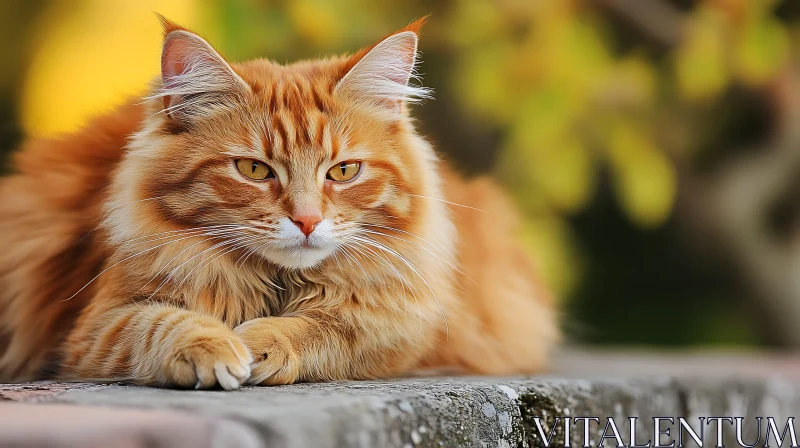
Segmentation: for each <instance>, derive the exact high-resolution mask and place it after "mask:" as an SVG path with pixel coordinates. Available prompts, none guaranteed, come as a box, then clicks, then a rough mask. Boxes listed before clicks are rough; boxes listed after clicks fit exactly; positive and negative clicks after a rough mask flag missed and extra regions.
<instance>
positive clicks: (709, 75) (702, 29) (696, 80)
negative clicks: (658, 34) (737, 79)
mask: <svg viewBox="0 0 800 448" xmlns="http://www.w3.org/2000/svg"><path fill="white" fill-rule="evenodd" d="M727 32H728V29H727V26H726V24H725V19H724V17H723V16H722V15H721V14H720V13H719V12H717V11H714V10H712V9H709V8H705V9H704V8H701V9H700V10H699V11H698V12H697V13H695V14H694V15H693V16H692V17H691V18H689V19H688V23H687V24H686V29H685V38H684V40H683V42H682V43H681V45H680V47H679V48H678V49H677V50H676V53H675V76H676V77H677V81H678V87H679V89H680V92H681V93H682V94H683V96H684V97H685V98H687V99H709V98H712V97H714V96H715V95H717V94H718V93H719V92H721V91H722V89H724V88H725V86H727V84H728V80H729V79H728V78H729V73H728V68H727V51H726V36H727Z"/></svg>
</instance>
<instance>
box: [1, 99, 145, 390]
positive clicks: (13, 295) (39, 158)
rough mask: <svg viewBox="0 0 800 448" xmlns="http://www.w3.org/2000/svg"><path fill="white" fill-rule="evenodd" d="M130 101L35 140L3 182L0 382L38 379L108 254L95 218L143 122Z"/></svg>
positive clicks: (17, 157) (16, 158)
mask: <svg viewBox="0 0 800 448" xmlns="http://www.w3.org/2000/svg"><path fill="white" fill-rule="evenodd" d="M143 114H144V112H143V108H142V106H140V105H135V104H131V105H126V106H123V107H121V108H119V109H118V110H116V111H114V112H113V113H111V114H109V115H106V116H103V117H100V118H98V119H96V120H94V121H92V122H90V123H89V124H88V125H86V126H85V127H84V128H83V129H82V130H80V131H79V132H77V133H75V134H72V135H67V136H62V137H59V138H55V139H31V140H29V141H27V142H26V143H25V144H24V145H23V146H22V148H21V149H20V151H18V152H17V153H16V154H15V156H14V159H13V164H12V167H11V173H10V174H9V175H7V176H5V177H3V178H2V179H0V198H2V201H0V248H2V251H0V330H1V332H0V355H1V356H0V380H11V379H29V378H31V377H32V376H34V375H36V372H37V371H38V370H39V369H41V368H42V367H43V366H44V364H45V363H46V362H47V361H50V360H51V359H50V358H51V357H52V355H53V353H52V350H53V348H55V347H57V345H58V343H59V342H60V340H61V338H63V337H64V336H65V335H66V333H67V331H68V329H69V327H70V326H71V325H72V323H73V321H74V317H75V316H76V315H77V313H78V312H79V311H80V310H81V309H82V308H83V306H84V305H85V303H86V302H87V301H88V298H89V297H90V295H91V290H92V288H91V287H90V288H87V289H86V290H84V291H83V292H82V293H81V294H78V295H77V296H75V297H73V298H71V299H69V300H67V299H68V298H69V297H70V296H71V295H72V294H73V293H74V292H76V291H78V290H79V289H80V288H81V287H82V286H84V285H85V284H86V283H87V282H88V281H89V280H91V279H92V277H94V275H96V274H97V272H99V269H100V267H101V266H102V264H103V263H104V262H105V259H106V250H105V247H104V245H103V241H102V239H103V238H102V235H100V234H99V233H98V232H99V229H98V224H99V222H100V219H101V217H102V213H103V212H102V202H103V199H104V195H105V192H106V187H107V186H108V184H109V182H110V179H111V176H112V174H113V172H114V170H115V168H116V166H117V164H118V163H119V161H120V160H121V158H122V155H123V153H124V148H125V145H126V144H127V140H128V136H130V135H131V134H132V133H134V132H136V130H137V129H138V127H139V124H140V122H141V121H142V118H143Z"/></svg>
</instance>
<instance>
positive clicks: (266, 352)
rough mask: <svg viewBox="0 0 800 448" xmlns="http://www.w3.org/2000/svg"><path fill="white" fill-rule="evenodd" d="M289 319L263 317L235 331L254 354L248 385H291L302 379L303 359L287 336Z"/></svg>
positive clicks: (242, 325)
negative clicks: (300, 372) (300, 376)
mask: <svg viewBox="0 0 800 448" xmlns="http://www.w3.org/2000/svg"><path fill="white" fill-rule="evenodd" d="M286 319H287V318H281V317H263V318H259V319H253V320H249V321H247V322H245V323H243V324H241V325H239V326H238V327H236V328H234V329H233V332H234V333H236V334H237V335H238V336H239V337H241V338H242V340H243V341H244V343H245V344H246V345H247V347H249V348H250V352H251V353H252V354H253V358H254V361H253V365H252V372H251V374H250V379H248V380H247V383H248V384H261V385H269V386H274V385H279V384H292V383H295V382H297V381H298V379H299V370H300V369H299V366H300V358H299V356H298V355H297V353H296V351H295V350H294V348H293V347H292V344H291V341H290V339H289V337H288V336H287V331H286V329H285V328H283V327H285V325H281V324H282V323H285V320H286Z"/></svg>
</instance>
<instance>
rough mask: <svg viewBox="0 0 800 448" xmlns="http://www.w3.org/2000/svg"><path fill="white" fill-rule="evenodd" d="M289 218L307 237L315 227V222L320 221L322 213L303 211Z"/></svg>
mask: <svg viewBox="0 0 800 448" xmlns="http://www.w3.org/2000/svg"><path fill="white" fill-rule="evenodd" d="M291 219H292V222H293V223H294V225H296V226H297V227H298V228H299V229H300V231H301V232H303V233H304V234H305V235H306V237H308V236H309V235H311V232H313V231H314V229H315V228H316V227H317V224H319V222H320V221H322V215H320V214H319V213H304V214H301V215H292V218H291Z"/></svg>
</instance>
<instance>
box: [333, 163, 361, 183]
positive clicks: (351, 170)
mask: <svg viewBox="0 0 800 448" xmlns="http://www.w3.org/2000/svg"><path fill="white" fill-rule="evenodd" d="M360 170H361V162H353V161H348V162H342V163H340V164H338V165H336V166H334V167H333V168H331V169H329V170H328V176H327V177H328V179H330V180H332V181H335V182H347V181H348V180H353V178H355V177H356V175H357V174H358V172H359V171H360Z"/></svg>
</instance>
